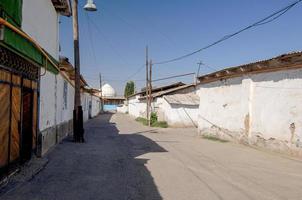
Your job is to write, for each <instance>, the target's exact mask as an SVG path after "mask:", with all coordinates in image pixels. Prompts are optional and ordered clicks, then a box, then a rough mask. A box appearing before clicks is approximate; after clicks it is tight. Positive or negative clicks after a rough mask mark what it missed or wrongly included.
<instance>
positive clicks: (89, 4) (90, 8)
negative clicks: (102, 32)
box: [84, 0, 98, 11]
mask: <svg viewBox="0 0 302 200" xmlns="http://www.w3.org/2000/svg"><path fill="white" fill-rule="evenodd" d="M84 9H85V10H87V11H97V10H98V9H97V8H96V5H95V4H94V2H93V0H87V3H86V5H85V6H84Z"/></svg>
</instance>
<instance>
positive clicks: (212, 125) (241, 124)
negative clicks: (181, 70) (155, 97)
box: [198, 69, 302, 148]
mask: <svg viewBox="0 0 302 200" xmlns="http://www.w3.org/2000/svg"><path fill="white" fill-rule="evenodd" d="M301 85H302V70H301V69H297V70H287V71H279V72H270V73H261V74H253V75H249V76H243V77H239V78H232V79H227V80H224V81H215V82H212V83H208V84H202V85H201V86H200V89H199V92H198V94H199V96H200V108H199V120H198V126H199V130H200V132H202V133H205V134H207V133H209V132H211V130H215V129H216V130H218V129H217V127H219V129H220V131H219V132H220V133H219V134H222V135H228V137H234V138H236V139H243V140H247V142H249V143H259V142H261V143H275V141H276V140H277V141H282V142H281V143H282V144H286V145H287V146H288V145H289V146H291V145H292V144H294V145H295V146H299V145H301V142H300V141H301V139H302V138H301V137H302V104H301V102H302V87H301ZM262 145H263V144H262ZM266 145H267V144H266ZM278 145H279V147H280V143H278ZM279 147H278V148H279ZM274 148H275V147H274ZM280 148H284V147H282V145H281V147H280Z"/></svg>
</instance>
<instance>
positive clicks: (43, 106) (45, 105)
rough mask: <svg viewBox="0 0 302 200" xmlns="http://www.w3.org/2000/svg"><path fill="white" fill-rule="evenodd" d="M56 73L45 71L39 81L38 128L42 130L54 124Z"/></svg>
mask: <svg viewBox="0 0 302 200" xmlns="http://www.w3.org/2000/svg"><path fill="white" fill-rule="evenodd" d="M56 92H57V91H56V75H54V74H53V73H51V72H46V74H45V75H44V76H42V77H41V81H40V102H39V103H40V116H39V128H40V130H41V131H42V130H44V129H47V128H50V127H52V126H54V125H55V124H56V95H57V94H56Z"/></svg>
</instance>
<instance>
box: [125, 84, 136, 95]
mask: <svg viewBox="0 0 302 200" xmlns="http://www.w3.org/2000/svg"><path fill="white" fill-rule="evenodd" d="M134 89H135V85H134V82H133V81H128V82H127V83H126V86H125V90H124V96H125V97H126V98H127V97H129V96H130V95H132V94H134Z"/></svg>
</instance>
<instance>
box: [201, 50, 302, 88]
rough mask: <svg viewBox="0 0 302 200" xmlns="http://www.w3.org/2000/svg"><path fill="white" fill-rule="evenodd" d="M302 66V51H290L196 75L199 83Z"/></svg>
mask: <svg viewBox="0 0 302 200" xmlns="http://www.w3.org/2000/svg"><path fill="white" fill-rule="evenodd" d="M301 67H302V51H297V52H290V53H286V54H282V55H280V56H276V57H273V58H270V59H266V60H260V61H256V62H252V63H248V64H243V65H239V66H236V67H230V68H225V69H222V70H219V71H216V72H213V73H210V74H206V75H203V76H200V77H198V79H199V81H200V82H201V83H206V82H212V81H216V80H220V79H226V78H232V77H238V76H242V75H244V74H248V73H262V72H269V71H277V70H284V69H291V68H301Z"/></svg>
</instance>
